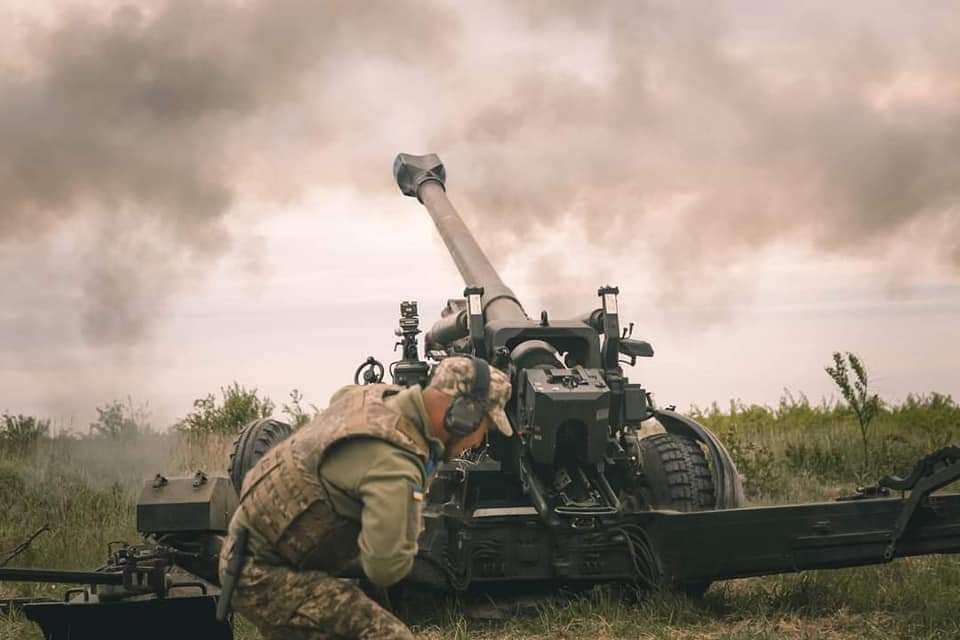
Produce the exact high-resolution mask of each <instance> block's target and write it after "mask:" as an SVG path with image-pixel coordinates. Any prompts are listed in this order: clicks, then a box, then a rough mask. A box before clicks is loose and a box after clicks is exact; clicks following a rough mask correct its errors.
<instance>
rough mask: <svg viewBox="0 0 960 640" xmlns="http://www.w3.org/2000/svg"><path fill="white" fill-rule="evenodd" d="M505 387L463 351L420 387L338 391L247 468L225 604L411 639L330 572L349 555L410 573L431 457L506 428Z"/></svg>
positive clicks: (324, 634) (270, 628)
mask: <svg viewBox="0 0 960 640" xmlns="http://www.w3.org/2000/svg"><path fill="white" fill-rule="evenodd" d="M509 397H510V382H509V379H508V378H507V376H506V375H505V374H504V373H503V372H501V371H499V370H497V369H494V368H492V367H490V366H489V365H487V363H486V362H484V361H483V360H479V359H474V358H463V357H452V358H446V359H444V360H443V361H441V362H440V364H439V365H438V366H437V369H436V371H435V373H434V375H433V378H432V379H431V381H430V384H429V386H427V388H426V389H423V390H421V388H420V387H419V386H414V387H410V388H403V387H396V386H392V385H384V384H377V385H368V386H349V387H344V388H343V389H341V390H340V391H338V392H337V393H335V394H334V395H333V397H332V398H331V401H330V406H329V408H327V410H326V411H324V412H323V413H322V414H320V415H319V416H317V417H316V418H315V419H314V420H313V421H311V422H310V423H309V424H307V425H305V426H304V427H302V428H301V429H299V430H298V431H297V432H296V433H294V434H293V435H292V436H291V437H290V438H288V439H286V440H285V441H283V442H281V443H280V444H278V445H277V446H276V447H275V448H273V449H271V450H270V451H269V452H267V454H266V455H264V456H263V458H261V459H260V461H259V462H258V463H257V464H256V465H255V466H254V467H253V469H251V470H250V472H249V473H248V474H247V476H246V478H245V480H244V482H243V491H242V492H241V493H242V495H241V497H240V506H239V508H238V509H237V511H236V513H235V514H234V516H233V520H232V521H231V523H230V533H229V535H228V537H227V540H226V541H225V542H224V545H223V552H222V553H221V557H220V576H221V582H222V584H223V585H224V589H225V596H226V597H225V598H224V604H226V603H227V601H229V603H230V605H231V606H232V607H233V609H235V610H236V611H237V612H239V613H241V614H242V615H243V616H244V617H246V618H247V619H249V620H250V621H251V622H253V623H254V624H255V625H256V626H257V628H259V629H260V632H261V633H262V634H263V635H264V637H265V638H268V639H273V638H329V637H346V638H412V637H413V636H412V634H411V633H410V630H409V629H407V627H406V626H405V625H404V624H403V623H402V622H401V621H400V620H398V619H397V618H396V617H395V616H393V615H392V614H391V613H389V612H388V611H386V610H385V609H383V608H382V607H381V606H380V605H378V604H377V603H375V602H374V601H373V600H371V599H370V598H368V597H367V596H366V595H365V594H364V593H363V592H362V591H361V590H360V589H359V588H358V587H356V586H355V585H354V584H353V583H351V582H349V581H347V580H341V579H338V578H336V577H334V576H336V575H337V573H338V572H340V571H342V570H343V568H344V567H345V566H346V565H348V564H350V563H351V562H353V561H355V560H356V559H357V557H358V556H359V560H360V566H361V567H362V568H363V572H364V573H365V574H366V576H367V578H368V579H369V580H370V582H372V583H373V584H374V585H376V586H378V587H387V586H390V585H392V584H394V583H396V582H398V581H399V580H401V579H402V578H403V577H404V576H406V575H407V574H408V573H409V572H410V570H411V569H412V568H413V561H414V556H415V555H416V553H417V536H418V535H419V532H420V528H421V505H422V501H423V496H424V491H425V488H426V486H427V484H428V483H429V481H430V477H431V476H432V474H433V472H434V470H435V468H436V464H437V461H438V460H441V459H446V460H449V459H451V458H453V457H456V456H457V455H459V454H460V453H461V452H463V451H464V450H465V449H468V448H471V447H475V446H477V445H479V444H480V443H481V442H482V441H483V439H484V437H485V435H486V431H487V429H488V428H489V426H490V423H491V422H492V423H493V424H494V425H495V426H496V427H497V428H498V429H499V430H500V431H501V432H502V433H503V434H504V435H506V436H510V435H512V433H513V431H512V429H511V428H510V422H509V421H508V419H507V416H506V414H505V413H504V411H503V406H504V404H505V403H506V402H507V400H508V398H509ZM231 582H232V583H233V587H232V588H233V593H232V596H231V595H229V590H230V589H229V588H228V587H227V585H228V583H231Z"/></svg>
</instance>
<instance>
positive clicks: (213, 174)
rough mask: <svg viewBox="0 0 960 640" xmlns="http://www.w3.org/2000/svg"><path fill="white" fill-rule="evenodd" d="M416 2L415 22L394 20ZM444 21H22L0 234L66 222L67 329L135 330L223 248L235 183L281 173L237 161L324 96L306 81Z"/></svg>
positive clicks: (408, 55)
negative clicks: (70, 288)
mask: <svg viewBox="0 0 960 640" xmlns="http://www.w3.org/2000/svg"><path fill="white" fill-rule="evenodd" d="M415 9H418V10H419V12H422V13H424V14H425V15H426V16H427V18H426V19H419V20H417V21H416V22H414V23H412V24H409V25H407V26H406V27H405V28H404V29H398V28H397V25H398V24H400V23H402V22H404V20H405V18H407V17H408V16H411V15H413V14H414V10H415ZM443 22H444V17H443V15H442V14H439V13H438V12H436V11H431V10H430V7H429V5H427V4H424V3H413V2H390V3H383V4H382V6H378V7H377V8H376V10H373V9H372V8H371V9H369V10H368V9H364V8H361V7H360V6H359V5H357V4H356V3H352V2H346V1H343V2H337V1H334V2H309V1H304V0H280V1H271V2H249V3H233V4H230V3H223V2H210V1H206V0H201V1H200V2H195V1H192V0H191V1H186V0H169V1H167V2H161V3H151V4H149V5H145V6H144V7H143V8H140V7H138V6H134V5H121V6H119V7H117V8H115V9H113V10H112V11H104V10H103V9H102V8H91V7H82V6H81V7H74V8H72V9H70V10H69V11H66V12H65V13H64V14H63V15H60V16H57V17H56V19H55V22H54V24H52V25H47V26H44V27H34V28H33V29H32V30H30V31H29V32H28V33H27V34H26V35H25V37H24V50H23V52H22V56H21V57H22V64H21V65H19V67H17V68H14V69H7V70H5V72H4V73H3V75H2V76H0V94H2V95H3V96H4V100H3V101H2V102H0V193H2V194H3V200H2V204H0V248H2V247H3V246H7V247H10V246H13V245H15V244H16V245H20V246H22V245H24V244H26V243H30V242H35V241H38V240H43V239H45V238H48V237H49V236H52V235H54V234H56V233H58V232H60V231H62V230H63V229H65V228H66V229H68V230H69V233H70V234H71V235H72V236H73V237H74V238H75V239H76V240H77V242H76V244H77V246H76V247H73V248H72V250H71V252H72V255H74V256H75V257H76V259H77V261H78V263H79V265H80V266H79V273H77V274H75V277H76V279H77V280H78V282H77V286H78V287H79V288H80V289H81V295H80V296H78V300H79V302H80V306H79V312H80V321H81V324H82V331H83V335H84V336H85V338H86V339H87V340H88V341H90V342H92V343H94V344H104V345H124V344H129V343H135V342H136V341H138V340H140V339H141V338H142V337H143V336H144V335H145V333H146V331H147V328H148V325H149V323H150V322H151V319H152V318H153V317H155V316H156V315H158V314H161V313H162V310H163V307H164V303H165V302H167V301H168V300H169V299H170V297H171V296H172V295H174V294H175V293H176V292H177V291H178V290H180V289H181V288H182V287H183V286H186V282H185V281H186V280H188V279H189V278H190V277H192V276H196V275H197V274H198V273H199V272H202V270H203V269H204V268H206V267H208V266H209V265H210V264H211V263H212V261H213V260H215V259H216V258H217V257H219V256H221V255H223V254H224V252H226V251H228V250H229V249H230V244H231V237H230V234H229V233H228V232H227V228H226V225H225V224H224V216H225V214H226V213H227V212H228V211H229V210H230V207H231V205H232V203H234V201H235V200H236V197H237V194H238V193H239V192H240V191H243V190H244V184H245V181H246V180H247V179H248V178H249V179H250V181H251V182H257V181H258V180H259V181H260V183H261V186H264V187H265V188H269V187H271V183H272V182H276V183H277V187H278V189H279V188H281V187H285V185H284V182H283V180H282V179H275V178H273V177H272V176H270V175H262V176H250V175H249V172H248V169H249V168H250V166H251V165H254V164H256V161H257V156H259V155H262V154H264V153H267V154H269V153H270V150H271V149H270V148H271V146H273V147H277V146H278V143H277V139H278V137H279V136H278V135H277V134H278V133H280V132H279V131H278V130H277V129H278V128H280V127H282V126H283V124H284V122H285V121H286V120H287V114H285V113H284V111H285V110H289V109H290V108H291V107H290V105H298V104H303V106H302V107H300V108H299V110H298V113H299V116H300V117H306V115H308V113H309V111H308V110H309V106H311V104H310V103H311V101H310V100H309V98H307V96H308V95H317V94H318V93H319V94H324V91H323V90H320V91H318V90H314V89H312V88H311V85H312V84H315V85H319V86H320V87H323V85H324V82H329V81H332V80H333V79H334V77H335V76H336V75H337V73H339V72H340V65H341V64H342V63H343V61H345V60H350V59H352V58H355V57H359V58H361V59H370V60H376V59H390V60H394V61H396V62H397V63H398V64H405V63H410V61H411V60H413V59H415V58H416V59H421V58H424V59H429V57H428V54H430V53H438V52H443V51H444V49H445V48H446V44H445V42H444V40H443V38H442V37H439V36H435V35H433V34H435V33H441V30H440V29H438V28H437V27H439V26H441V25H442V24H443ZM333 93H334V92H332V91H330V92H329V93H328V95H329V94H333ZM328 108H329V109H330V110H331V111H332V110H335V109H348V108H349V105H347V104H338V105H337V106H336V107H334V106H332V105H331V106H329V107H328ZM293 109H297V107H293ZM313 124H314V125H315V126H313V127H311V128H310V129H309V130H308V131H306V132H305V138H307V139H306V140H303V141H302V142H306V143H309V144H314V145H322V144H323V143H324V138H325V137H329V136H330V135H332V134H330V132H329V131H328V129H327V127H326V123H324V122H323V121H322V118H318V119H317V120H315V121H314V123H313ZM268 132H269V133H270V134H271V135H269V136H267V135H264V134H266V133H268ZM258 133H259V134H260V138H259V139H258V137H257V134H258ZM280 146H284V145H280ZM286 146H290V145H286ZM290 160H291V156H290V155H287V154H285V153H279V152H277V153H273V154H272V155H271V157H270V158H269V162H279V163H284V162H289V161H290ZM265 164H267V163H265ZM273 171H274V172H275V173H276V174H278V175H279V174H280V173H282V172H281V171H279V170H278V169H277V167H274V168H273ZM286 186H289V185H286ZM251 191H252V189H247V190H246V192H247V193H250V192H251ZM71 225H73V226H71Z"/></svg>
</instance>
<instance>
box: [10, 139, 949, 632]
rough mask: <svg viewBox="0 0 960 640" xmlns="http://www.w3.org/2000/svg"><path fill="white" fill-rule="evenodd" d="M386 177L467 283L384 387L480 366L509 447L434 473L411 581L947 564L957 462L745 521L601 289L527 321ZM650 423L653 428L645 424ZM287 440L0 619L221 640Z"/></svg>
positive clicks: (433, 583) (470, 582) (461, 585)
mask: <svg viewBox="0 0 960 640" xmlns="http://www.w3.org/2000/svg"><path fill="white" fill-rule="evenodd" d="M394 176H395V178H396V180H397V183H398V186H399V187H400V190H401V191H402V192H403V193H404V194H405V195H408V196H413V197H416V198H417V199H418V200H419V201H420V202H421V203H422V204H423V205H424V206H425V207H426V209H427V211H428V212H429V213H430V215H431V217H432V218H433V221H434V223H435V224H436V227H437V229H438V231H439V232H440V235H441V237H442V238H443V240H444V242H445V244H446V246H447V248H448V249H449V251H450V254H451V256H452V257H453V260H454V262H455V264H456V265H457V268H458V269H459V271H460V273H461V275H462V277H463V279H464V282H465V285H466V288H465V290H464V292H463V298H457V299H452V300H450V301H448V303H447V305H446V307H445V308H444V310H443V312H442V313H441V317H440V319H439V320H438V321H437V322H436V323H435V324H434V325H433V326H432V327H431V329H430V330H429V331H428V332H426V334H425V335H424V353H425V357H424V358H421V357H420V346H419V342H418V336H419V335H420V333H421V331H420V328H419V313H418V308H417V305H416V303H414V302H410V301H405V302H403V303H402V304H401V307H400V311H401V317H400V323H399V324H400V327H399V329H397V330H396V332H395V333H396V336H397V337H398V338H399V339H400V340H399V342H398V343H397V346H399V347H401V348H402V358H401V359H400V360H399V361H397V362H395V363H393V364H392V365H391V366H390V367H389V372H390V374H391V376H392V379H393V382H394V384H397V385H412V384H421V385H423V384H426V383H428V381H429V379H430V375H431V371H432V366H431V361H434V362H436V361H439V360H441V359H442V358H444V357H449V356H452V355H456V354H471V355H474V356H475V357H479V358H483V359H485V360H487V361H488V362H489V363H490V364H491V366H495V367H498V368H500V369H501V370H503V371H504V372H506V373H507V374H508V375H509V376H510V379H511V381H512V383H513V396H512V398H511V400H510V402H509V404H508V406H507V413H508V416H509V418H510V420H511V422H512V424H513V426H514V432H515V435H514V436H513V437H511V438H504V437H503V436H501V435H500V434H499V433H492V434H491V435H490V438H489V442H488V443H487V445H486V446H484V447H483V448H481V449H478V450H473V451H468V452H466V453H465V454H464V455H463V457H462V458H461V459H458V460H454V461H451V462H449V463H444V464H442V465H440V467H439V468H438V471H437V474H436V476H435V479H434V481H433V484H432V485H431V487H430V490H429V492H428V494H427V497H426V501H425V506H424V521H425V526H424V529H423V532H422V533H421V536H420V540H419V547H420V548H419V553H418V556H417V560H416V562H415V564H414V568H413V571H412V572H411V574H410V576H409V577H408V578H407V582H408V583H410V584H414V585H422V586H426V587H429V588H433V589H440V590H454V591H462V590H466V589H470V588H473V589H483V588H485V587H492V586H495V585H502V584H511V585H516V584H517V583H529V584H545V585H548V586H549V585H560V584H563V585H577V584H580V585H589V584H595V583H602V582H625V583H631V584H636V585H640V586H642V587H646V588H661V587H673V588H680V589H683V590H685V591H687V592H689V593H692V594H698V593H702V592H703V591H704V590H705V589H706V588H707V587H708V586H709V585H710V583H711V582H712V581H716V580H724V579H729V578H737V577H746V576H756V575H765V574H774V573H786V572H794V571H802V570H804V569H823V568H838V567H849V566H856V565H866V564H880V563H885V562H890V561H892V560H893V559H894V558H898V557H903V556H911V555H921V554H931V553H957V552H960V495H931V494H933V493H934V492H935V491H937V490H939V489H941V488H943V487H945V486H947V485H949V484H950V483H952V482H954V481H956V480H958V479H960V448H957V447H947V448H945V449H942V450H940V451H937V452H935V453H933V454H931V455H929V456H927V457H926V458H924V459H922V460H920V461H919V462H918V463H917V464H916V466H915V467H914V469H913V471H912V472H911V473H910V474H908V476H907V477H905V478H898V477H893V476H887V477H885V478H883V479H881V480H880V481H879V483H878V484H877V486H875V487H870V488H867V489H862V490H858V492H857V493H856V494H854V495H851V496H848V497H847V498H844V499H840V500H838V501H836V502H824V503H813V504H802V505H788V506H773V507H745V506H743V492H742V488H741V486H740V477H739V475H738V473H737V469H736V466H735V465H734V463H733V461H732V460H731V458H730V455H729V453H728V452H727V451H726V449H725V448H724V446H723V444H722V443H721V442H720V440H719V439H718V438H717V437H716V436H715V435H714V434H712V433H711V432H710V431H709V430H708V429H707V428H706V427H704V426H703V425H701V424H698V423H697V422H696V421H695V420H693V419H691V418H689V417H686V416H683V415H681V414H680V413H678V412H676V411H674V410H673V409H672V408H659V407H657V406H656V404H655V403H654V401H653V398H652V395H651V394H650V393H649V392H648V391H647V390H646V389H645V388H644V387H643V386H642V385H640V384H636V383H632V382H630V380H629V379H628V378H627V377H626V376H625V375H624V371H623V368H622V367H621V365H622V364H624V363H628V364H633V363H635V362H636V360H637V358H641V357H650V356H652V355H653V348H652V347H651V346H650V345H649V343H647V342H645V341H642V340H637V339H634V338H632V337H631V335H630V333H631V332H630V330H629V329H628V330H627V331H625V332H624V331H621V328H620V318H619V312H618V306H617V295H618V293H619V291H618V289H617V288H616V287H613V286H602V287H599V288H598V290H597V296H598V297H599V306H598V307H597V308H595V309H593V310H590V311H589V312H587V313H585V314H583V315H582V316H580V317H578V318H574V319H570V320H564V321H554V320H551V319H550V318H549V316H548V315H547V314H546V313H541V314H540V317H539V319H538V320H532V319H531V318H529V317H528V315H527V313H526V311H525V310H524V308H523V306H522V305H521V304H520V302H519V301H518V299H517V297H516V295H515V294H514V292H513V291H512V290H511V289H510V288H509V287H507V286H506V285H505V284H504V283H503V281H502V280H501V279H500V277H499V275H498V274H497V272H496V270H495V269H494V268H493V266H492V265H491V263H490V261H489V260H488V259H487V257H486V256H485V255H484V253H483V251H482V250H481V249H480V247H479V245H478V244H477V242H476V240H475V239H474V238H473V236H472V235H471V234H470V232H469V230H468V229H467V227H466V225H465V224H464V223H463V221H462V219H461V218H460V216H459V215H458V214H457V212H456V210H455V209H454V208H453V206H452V205H451V203H450V201H449V199H448V198H447V195H446V191H445V182H446V171H445V169H444V167H443V165H442V163H441V162H440V160H439V158H437V156H435V155H426V156H412V155H407V154H400V155H399V156H398V157H397V159H396V162H395V163H394ZM631 326H632V325H631ZM386 371H387V369H385V367H384V366H383V365H382V364H381V363H380V362H378V361H377V360H376V359H375V358H372V357H370V358H367V360H366V361H365V362H363V363H362V364H361V365H360V367H359V368H358V369H357V370H356V372H355V374H354V381H355V383H358V384H360V383H363V384H373V383H379V382H382V381H383V378H384V376H385V373H386ZM651 423H657V424H658V425H659V428H657V429H645V428H644V427H645V425H647V424H651ZM291 431H292V428H291V427H290V426H289V425H287V424H285V423H282V422H279V421H276V420H270V419H265V420H257V421H254V422H252V423H250V424H249V425H247V426H246V427H245V428H244V429H243V431H242V432H241V434H240V436H239V437H238V439H237V441H236V443H235V445H234V452H233V454H232V455H231V460H230V465H229V476H216V475H213V474H211V475H209V476H207V475H206V474H202V473H198V474H197V475H196V476H193V477H186V478H165V477H163V476H157V477H156V478H155V479H154V480H152V481H149V482H147V483H146V485H145V486H144V489H143V492H142V494H141V497H140V500H139V502H138V505H137V528H138V530H139V531H140V532H141V533H142V534H143V536H144V544H141V545H132V546H120V547H118V548H116V549H111V550H110V557H109V561H108V563H107V564H106V565H104V566H103V567H101V568H100V569H98V570H96V571H92V572H78V571H51V570H44V569H26V568H4V567H0V580H9V581H23V580H27V581H39V582H58V583H68V584H80V585H83V586H82V587H80V588H73V589H69V590H67V591H66V593H65V594H64V599H63V600H61V601H31V602H16V603H10V606H8V608H11V607H12V608H20V609H22V610H23V611H24V612H25V613H26V615H27V616H28V617H29V618H30V619H32V620H34V621H36V622H38V623H39V624H40V625H41V626H42V628H43V630H44V633H45V635H46V637H47V638H49V639H50V640H61V639H67V638H69V639H71V640H82V639H85V638H98V639H103V640H110V639H112V638H127V637H137V638H169V637H171V636H175V635H177V634H180V635H182V636H184V637H204V638H210V639H222V640H227V639H229V638H231V637H232V630H231V625H230V622H229V621H226V622H223V623H221V622H217V620H216V619H215V617H214V612H215V609H216V603H217V600H218V597H219V587H218V585H217V583H216V582H217V576H216V559H217V554H218V551H219V545H220V543H221V542H222V536H223V534H224V533H225V530H226V523H227V522H228V521H229V516H230V514H231V513H232V511H233V510H234V509H235V508H236V502H237V497H236V496H237V492H238V491H239V488H240V486H241V484H242V481H243V477H244V475H245V474H246V472H247V471H248V470H249V469H250V468H251V467H252V466H253V465H254V464H255V463H256V462H257V460H259V458H260V457H261V456H262V455H263V454H264V453H265V452H266V451H267V450H268V449H269V448H270V447H271V446H273V445H275V444H276V443H277V442H279V441H281V440H282V439H283V438H285V437H286V436H288V435H289V434H290V433H291ZM892 492H900V495H892ZM2 610H3V606H2V603H0V613H2Z"/></svg>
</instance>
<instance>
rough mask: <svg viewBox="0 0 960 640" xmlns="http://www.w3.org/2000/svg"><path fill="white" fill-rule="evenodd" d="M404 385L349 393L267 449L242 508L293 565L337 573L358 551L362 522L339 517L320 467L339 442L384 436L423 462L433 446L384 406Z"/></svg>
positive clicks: (249, 476)
mask: <svg viewBox="0 0 960 640" xmlns="http://www.w3.org/2000/svg"><path fill="white" fill-rule="evenodd" d="M401 389H403V387H396V386H393V385H386V384H378V385H366V386H358V387H355V388H348V389H347V390H346V391H343V392H340V393H339V394H338V395H337V396H336V398H335V402H334V403H333V404H332V405H330V407H329V408H327V410H326V411H324V412H323V413H322V414H320V415H319V416H318V417H317V418H315V419H314V420H313V421H311V422H310V423H309V424H307V425H305V426H304V427H302V428H300V429H299V430H298V431H296V432H295V433H294V434H293V435H292V436H290V437H289V438H287V439H286V440H284V441H283V442H281V443H280V444H278V445H277V446H276V447H274V448H273V449H271V450H270V451H268V452H267V453H266V454H265V455H264V456H263V458H261V459H260V460H259V461H258V462H257V464H256V465H255V466H254V467H253V469H251V470H250V472H249V473H248V474H247V476H246V478H245V479H244V481H243V490H242V491H241V496H240V507H239V508H240V509H243V511H244V515H245V516H246V520H247V525H248V526H249V527H250V528H252V529H254V530H255V531H257V532H258V533H260V534H261V535H263V536H264V537H265V538H266V539H267V541H268V542H269V543H270V544H271V545H272V547H273V549H274V550H275V551H276V552H277V553H278V554H279V555H280V556H281V557H283V558H284V559H285V560H286V561H287V562H288V563H290V565H291V566H294V567H298V568H303V569H320V570H323V571H328V572H334V571H336V570H338V569H340V568H341V567H342V566H343V565H344V564H346V563H347V562H349V561H350V560H352V559H353V558H355V557H356V556H357V554H358V553H359V549H358V547H357V536H359V534H360V523H359V522H356V521H354V520H352V519H349V518H346V517H343V516H341V515H339V514H337V513H336V512H335V511H334V510H333V507H332V505H331V504H330V501H329V499H328V497H327V492H326V490H325V489H324V486H323V484H322V483H321V481H320V474H319V468H320V464H321V463H322V462H323V459H324V456H325V455H326V453H327V451H329V450H330V448H331V447H332V446H333V445H334V444H336V443H338V442H341V441H344V440H347V439H350V438H358V437H368V438H379V439H381V440H386V441H387V442H389V443H391V444H393V445H394V446H397V447H400V448H401V449H404V450H406V451H409V452H410V453H412V454H414V455H416V456H417V457H418V458H420V459H421V460H422V461H426V460H427V459H428V457H429V455H430V449H429V445H428V444H427V441H426V440H425V439H424V436H423V434H422V433H421V432H420V430H419V429H418V427H417V426H416V425H414V424H413V423H412V422H410V420H408V419H407V418H405V417H403V416H402V415H401V414H400V413H398V412H397V411H394V410H393V409H391V408H390V407H388V406H387V405H385V404H384V398H385V397H387V396H389V395H392V394H394V393H396V392H397V391H400V390H401Z"/></svg>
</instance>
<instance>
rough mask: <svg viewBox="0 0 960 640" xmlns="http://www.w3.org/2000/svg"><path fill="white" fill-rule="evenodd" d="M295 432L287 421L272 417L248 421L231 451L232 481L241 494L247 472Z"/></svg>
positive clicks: (230, 469)
mask: <svg viewBox="0 0 960 640" xmlns="http://www.w3.org/2000/svg"><path fill="white" fill-rule="evenodd" d="M292 433H293V427H291V426H290V425H289V424H287V423H286V422H281V421H280V420H274V419H272V418H259V419H257V420H253V421H251V422H248V423H247V424H246V425H245V426H244V427H243V429H241V430H240V435H238V436H237V439H236V440H234V441H233V451H232V452H231V453H230V466H229V467H228V473H229V474H230V482H231V483H232V484H233V488H234V489H236V490H237V495H240V489H241V488H242V487H243V479H244V478H245V477H246V475H247V472H248V471H250V469H252V468H253V465H255V464H257V461H258V460H260V458H262V457H263V455H264V454H265V453H266V452H267V451H269V450H270V449H272V448H273V447H274V446H276V445H277V444H278V443H280V442H282V441H283V440H285V439H287V437H289V436H290V434H292Z"/></svg>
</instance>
